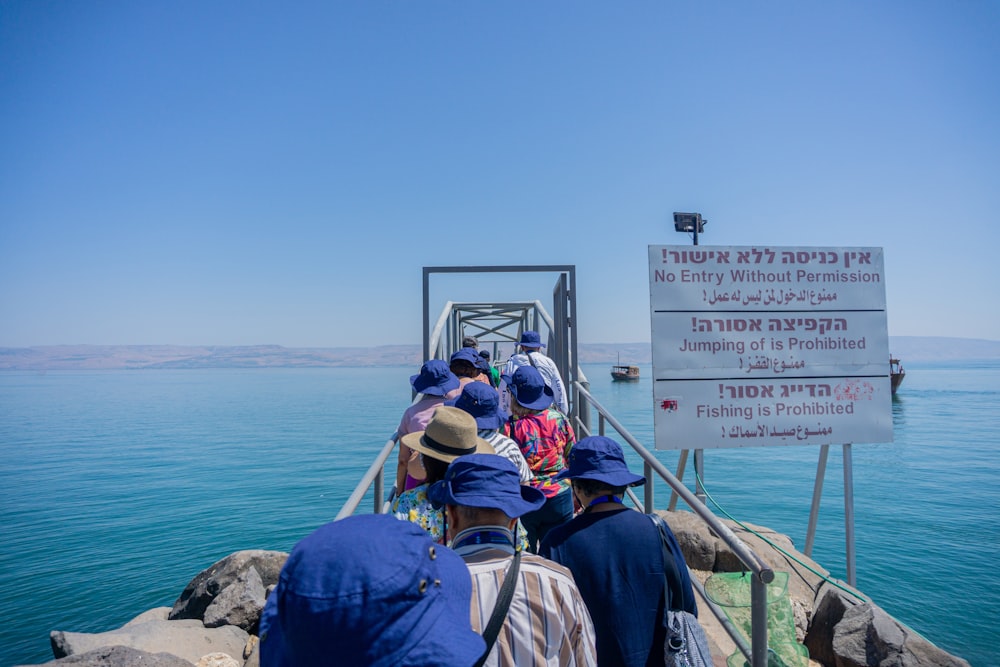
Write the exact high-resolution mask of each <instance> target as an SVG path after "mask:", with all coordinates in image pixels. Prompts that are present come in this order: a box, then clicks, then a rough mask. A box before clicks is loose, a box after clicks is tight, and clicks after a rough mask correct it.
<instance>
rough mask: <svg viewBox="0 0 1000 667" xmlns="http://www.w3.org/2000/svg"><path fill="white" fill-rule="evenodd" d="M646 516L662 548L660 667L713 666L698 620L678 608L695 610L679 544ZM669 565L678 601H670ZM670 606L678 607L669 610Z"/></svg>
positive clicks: (659, 521) (656, 520)
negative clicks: (676, 581)
mask: <svg viewBox="0 0 1000 667" xmlns="http://www.w3.org/2000/svg"><path fill="white" fill-rule="evenodd" d="M647 516H648V517H649V518H650V519H652V521H653V523H654V524H655V525H656V528H657V530H658V531H659V533H660V543H661V545H662V547H663V567H664V576H663V604H664V606H665V607H666V613H665V614H664V616H665V618H664V626H665V627H666V628H667V636H666V638H665V639H664V641H663V664H664V665H665V667H714V665H715V663H713V662H712V651H711V649H709V648H708V638H707V637H706V636H705V630H704V629H702V627H701V624H700V623H699V622H698V617H697V616H695V615H694V614H692V613H691V612H688V611H683V610H682V609H680V607H688V608H690V609H694V610H695V611H697V607H696V606H695V604H694V593H693V591H692V590H691V580H690V577H689V575H688V571H687V565H686V564H685V562H684V555H683V554H682V553H681V548H680V545H679V544H677V539H676V538H675V537H674V534H673V533H672V532H670V527H669V526H667V522H666V521H664V520H663V518H662V517H660V516H659V515H657V514H648V515H647ZM670 563H675V564H676V566H677V567H676V570H677V574H678V577H679V579H680V581H681V595H680V596H679V597H680V598H681V599H680V600H674V599H673V596H672V595H671V593H670V582H669V581H668V576H667V574H666V572H667V571H668V570H671V569H673V568H670V567H668V565H669V564H670ZM689 596H690V600H688V597H689ZM671 607H678V608H677V609H671Z"/></svg>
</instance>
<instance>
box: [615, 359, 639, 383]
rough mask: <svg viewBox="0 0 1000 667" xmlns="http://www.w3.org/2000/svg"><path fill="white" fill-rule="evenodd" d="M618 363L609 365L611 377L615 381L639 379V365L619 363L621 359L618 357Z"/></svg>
mask: <svg viewBox="0 0 1000 667" xmlns="http://www.w3.org/2000/svg"><path fill="white" fill-rule="evenodd" d="M618 362H619V363H618V364H616V365H614V366H612V367H611V379H612V380H614V381H615V382H619V381H627V380H638V379H639V367H638V366H627V365H623V364H622V363H621V359H618Z"/></svg>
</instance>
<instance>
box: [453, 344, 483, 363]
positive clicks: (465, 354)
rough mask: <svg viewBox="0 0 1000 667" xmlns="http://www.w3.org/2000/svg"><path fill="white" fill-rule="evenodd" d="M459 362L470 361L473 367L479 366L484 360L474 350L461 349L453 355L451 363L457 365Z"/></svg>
mask: <svg viewBox="0 0 1000 667" xmlns="http://www.w3.org/2000/svg"><path fill="white" fill-rule="evenodd" d="M459 360H461V361H468V362H469V363H470V364H472V365H473V366H478V365H479V362H480V361H482V358H481V357H480V356H479V353H478V352H476V351H475V350H474V349H473V348H471V347H460V348H458V352H456V353H455V354H453V355H451V363H455V362H456V361H459Z"/></svg>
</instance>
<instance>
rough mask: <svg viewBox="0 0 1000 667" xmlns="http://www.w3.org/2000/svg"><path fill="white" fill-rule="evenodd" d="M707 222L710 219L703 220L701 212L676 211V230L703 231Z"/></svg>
mask: <svg viewBox="0 0 1000 667" xmlns="http://www.w3.org/2000/svg"><path fill="white" fill-rule="evenodd" d="M706 222H708V220H702V218H701V213H674V231H678V232H693V231H696V230H697V231H698V232H699V233H701V232H703V231H705V223H706Z"/></svg>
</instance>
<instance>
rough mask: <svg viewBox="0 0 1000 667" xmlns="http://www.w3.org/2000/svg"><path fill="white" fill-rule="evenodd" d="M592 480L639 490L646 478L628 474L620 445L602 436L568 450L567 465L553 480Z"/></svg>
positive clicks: (585, 439) (587, 438)
mask: <svg viewBox="0 0 1000 667" xmlns="http://www.w3.org/2000/svg"><path fill="white" fill-rule="evenodd" d="M552 479H553V480H560V479H592V480H595V481H597V482H604V483H605V484H607V485H608V486H642V485H643V484H645V483H646V478H645V477H643V476H642V475H635V474H633V473H632V472H630V471H629V469H628V465H627V464H626V463H625V455H624V454H623V453H622V448H621V445H619V444H618V443H617V442H615V441H614V440H612V439H611V438H608V437H605V436H603V435H589V436H587V437H586V438H583V439H581V440H579V441H578V442H577V443H576V444H575V445H573V448H572V449H570V450H569V465H568V466H567V467H566V468H563V469H562V470H560V471H559V473H558V474H557V475H556V476H555V477H553V478H552Z"/></svg>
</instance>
